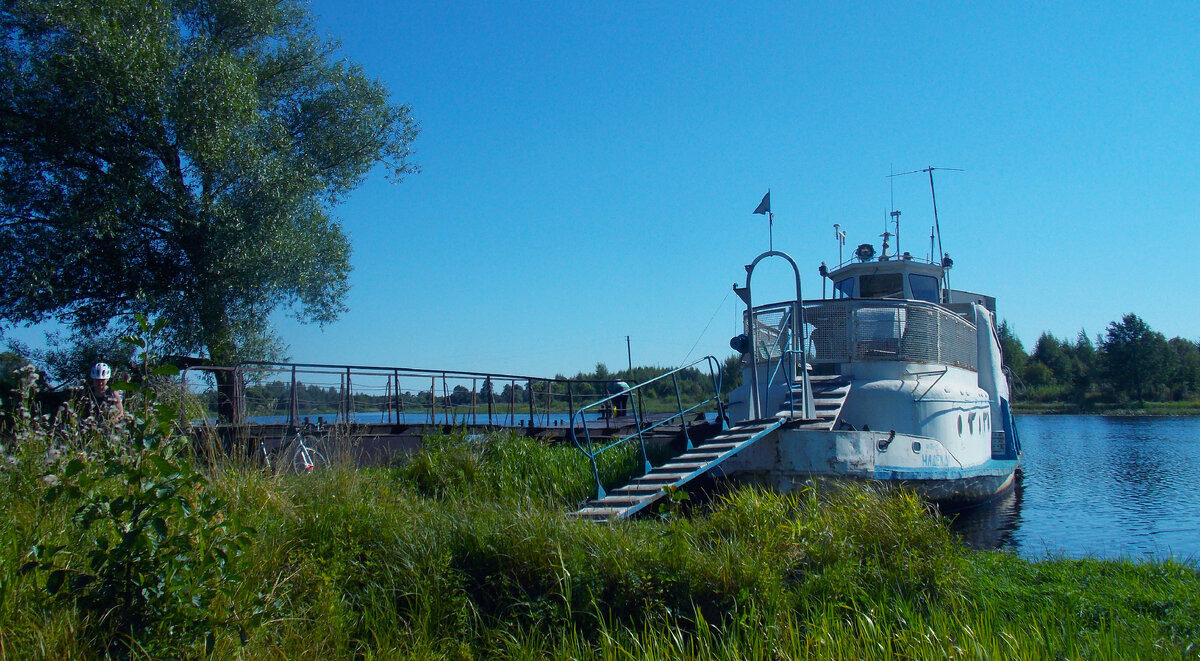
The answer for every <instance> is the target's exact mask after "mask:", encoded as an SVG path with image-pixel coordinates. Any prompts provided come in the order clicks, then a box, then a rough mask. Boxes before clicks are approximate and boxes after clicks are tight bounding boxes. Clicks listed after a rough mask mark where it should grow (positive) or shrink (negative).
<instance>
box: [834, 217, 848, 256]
mask: <svg viewBox="0 0 1200 661" xmlns="http://www.w3.org/2000/svg"><path fill="white" fill-rule="evenodd" d="M833 238H835V239H837V242H838V266H841V265H842V248H843V247H844V246H845V245H846V233H845V232H844V231H842V225H841V223H834V224H833Z"/></svg>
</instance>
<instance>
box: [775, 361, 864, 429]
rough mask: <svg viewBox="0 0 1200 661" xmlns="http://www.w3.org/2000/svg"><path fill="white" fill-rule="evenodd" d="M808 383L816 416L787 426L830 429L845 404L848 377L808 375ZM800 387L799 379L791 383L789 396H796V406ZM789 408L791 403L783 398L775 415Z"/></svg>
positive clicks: (848, 383) (848, 387)
mask: <svg viewBox="0 0 1200 661" xmlns="http://www.w3.org/2000/svg"><path fill="white" fill-rule="evenodd" d="M808 378H809V383H810V384H811V388H812V396H813V407H814V408H815V409H816V414H817V417H816V419H815V420H803V421H798V422H797V423H796V424H795V425H789V428H795V429H819V430H830V429H833V427H834V425H836V424H837V421H838V417H839V416H841V414H842V406H844V405H845V404H846V396H847V395H849V394H850V378H849V377H846V376H843V375H840V374H830V375H821V376H810V377H808ZM801 392H802V388H801V384H800V382H799V381H795V382H794V383H793V384H792V389H791V395H790V397H794V398H796V404H797V408H798V407H799V404H800V401H799V400H800V398H801V397H802V395H801ZM790 409H791V404H790V401H789V400H788V399H785V400H784V402H783V406H782V407H781V408H780V413H778V414H776V415H782V414H786V413H787V412H788V411H789V410H790Z"/></svg>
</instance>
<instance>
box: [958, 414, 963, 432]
mask: <svg viewBox="0 0 1200 661" xmlns="http://www.w3.org/2000/svg"><path fill="white" fill-rule="evenodd" d="M958 435H959V436H962V416H961V415H960V416H958Z"/></svg>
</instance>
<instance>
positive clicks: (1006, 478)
mask: <svg viewBox="0 0 1200 661" xmlns="http://www.w3.org/2000/svg"><path fill="white" fill-rule="evenodd" d="M1019 463H1020V460H1018V459H992V460H990V461H987V462H985V463H983V464H980V465H978V466H972V467H971V468H906V469H889V468H880V467H876V468H875V479H877V480H881V481H884V482H891V483H900V484H903V485H904V486H906V487H908V488H910V489H913V490H914V491H916V492H918V493H920V494H921V495H922V496H923V497H925V498H926V499H928V500H932V501H934V502H936V503H938V504H939V505H943V506H950V507H967V506H970V505H975V504H978V503H982V502H984V501H986V500H987V499H989V498H991V497H992V496H994V495H996V494H997V493H1000V492H1001V491H1004V490H1005V489H1007V488H1008V487H1009V486H1010V485H1011V484H1012V480H1013V473H1014V472H1015V471H1016V469H1017V465H1018V464H1019Z"/></svg>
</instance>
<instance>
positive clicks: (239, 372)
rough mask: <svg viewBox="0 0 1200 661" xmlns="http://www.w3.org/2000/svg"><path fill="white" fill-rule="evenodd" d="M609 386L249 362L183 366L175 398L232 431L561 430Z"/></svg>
mask: <svg viewBox="0 0 1200 661" xmlns="http://www.w3.org/2000/svg"><path fill="white" fill-rule="evenodd" d="M197 374H201V375H208V376H210V377H216V376H218V375H219V376H220V378H219V379H218V381H223V382H225V383H227V384H229V385H228V386H227V387H226V389H225V391H224V392H222V388H221V387H219V386H218V388H216V389H211V388H197V387H196V384H195V382H196V375H197ZM614 378H615V377H614ZM612 383H613V378H609V379H567V378H545V377H535V376H526V375H517V374H504V373H497V372H469V371H457V370H430V369H419V368H407V367H380V366H369V365H335V364H325V363H283V362H257V361H256V362H244V363H239V364H238V365H235V366H231V367H229V366H210V365H187V366H185V367H183V368H182V369H181V379H180V388H181V393H180V394H181V401H189V399H191V400H193V401H195V400H204V401H206V402H208V406H207V408H208V413H209V414H212V415H213V417H215V413H216V411H217V409H218V408H219V407H220V405H221V401H220V400H222V399H223V400H225V402H224V403H225V404H226V408H227V410H228V409H232V416H231V419H227V420H224V421H223V422H231V423H234V424H245V423H247V422H274V423H278V424H287V425H289V426H298V425H300V424H302V423H303V422H305V421H307V420H310V419H312V418H316V419H319V420H321V421H322V422H325V423H334V424H337V423H354V422H378V423H394V424H430V425H434V424H470V425H484V424H486V425H489V426H492V425H494V426H518V425H520V426H525V425H528V426H530V427H533V426H545V427H550V426H556V425H565V424H566V423H567V420H569V419H570V418H571V416H572V415H573V414H574V412H575V411H576V410H577V409H578V408H579V407H580V406H583V405H586V404H589V403H592V402H595V401H596V400H598V399H600V398H604V397H607V395H608V393H609V390H610V386H611V384H612ZM189 384H190V385H189ZM189 391H191V392H189ZM209 398H211V401H209ZM186 408H187V407H181V423H183V424H187V423H188V420H187V419H186V416H187V415H188V414H187V413H186V412H185V410H186ZM192 410H193V411H194V410H195V408H194V407H193V409H192ZM193 417H194V416H193ZM201 417H204V416H201Z"/></svg>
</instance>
